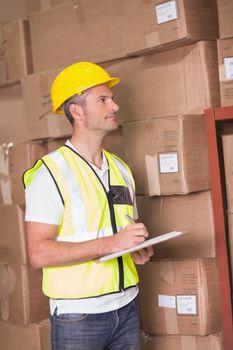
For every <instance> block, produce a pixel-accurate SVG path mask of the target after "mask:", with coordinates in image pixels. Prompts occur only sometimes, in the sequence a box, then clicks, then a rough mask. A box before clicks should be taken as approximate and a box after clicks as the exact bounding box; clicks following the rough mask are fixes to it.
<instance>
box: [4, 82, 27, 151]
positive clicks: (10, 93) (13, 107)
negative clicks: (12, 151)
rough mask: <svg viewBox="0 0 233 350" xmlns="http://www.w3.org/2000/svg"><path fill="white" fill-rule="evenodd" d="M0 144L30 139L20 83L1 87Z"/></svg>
mask: <svg viewBox="0 0 233 350" xmlns="http://www.w3.org/2000/svg"><path fill="white" fill-rule="evenodd" d="M0 116H1V117H0V144H3V143H10V142H15V143H20V142H25V141H27V139H28V133H27V127H26V123H25V109H24V104H23V98H22V90H21V85H20V84H15V85H11V86H6V87H1V88H0Z"/></svg>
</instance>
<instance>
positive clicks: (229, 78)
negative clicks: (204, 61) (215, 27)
mask: <svg viewBox="0 0 233 350" xmlns="http://www.w3.org/2000/svg"><path fill="white" fill-rule="evenodd" d="M217 43H218V64H219V66H218V70H219V81H220V99H221V106H222V107H224V106H231V105H232V104H233V68H232V67H233V37H232V38H228V39H219V40H218V41H217Z"/></svg>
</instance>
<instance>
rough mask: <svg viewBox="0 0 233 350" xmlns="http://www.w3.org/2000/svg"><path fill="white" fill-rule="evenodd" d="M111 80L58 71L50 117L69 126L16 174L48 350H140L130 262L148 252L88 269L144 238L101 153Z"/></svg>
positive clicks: (92, 69) (130, 185)
mask: <svg viewBox="0 0 233 350" xmlns="http://www.w3.org/2000/svg"><path fill="white" fill-rule="evenodd" d="M119 81H120V80H119V78H116V77H114V78H112V77H110V76H109V75H108V73H107V72H106V71H105V70H104V69H103V68H101V67H99V66H98V65H95V64H93V63H89V62H79V63H75V64H73V65H71V66H69V67H67V68H66V69H65V70H63V71H62V72H61V73H60V74H59V75H58V76H57V77H56V78H55V80H54V82H53V84H52V88H51V97H52V103H53V111H54V112H55V113H58V114H62V113H63V112H64V113H65V114H66V116H67V118H68V119H69V121H70V122H71V124H72V126H73V133H72V136H71V139H70V140H68V141H67V142H66V144H65V145H64V146H62V147H60V148H59V149H58V150H56V151H55V152H52V153H50V154H48V155H46V156H45V157H43V158H42V160H39V161H38V162H37V163H36V165H35V166H34V167H33V168H32V169H29V170H27V171H26V172H25V174H24V184H25V188H26V221H27V237H28V251H29V257H30V261H31V264H32V265H33V266H34V267H36V268H43V292H44V293H45V294H46V295H47V296H48V297H49V298H50V309H51V325H52V347H53V350H66V349H67V350H68V349H69V350H74V349H78V350H92V349H94V350H103V349H112V350H113V349H116V350H119V349H125V350H126V349H127V350H129V349H132V350H136V349H139V348H140V345H139V344H140V341H139V320H138V310H137V305H136V303H135V298H136V296H137V293H138V286H137V285H138V275H137V271H136V268H135V265H134V262H135V263H136V264H144V263H145V262H146V261H148V260H149V258H150V256H151V255H152V248H151V247H150V248H147V249H144V250H140V251H137V252H134V253H133V254H132V255H131V254H126V255H124V256H122V257H119V258H115V259H112V260H110V261H106V262H98V258H99V257H101V256H104V255H106V254H110V253H114V252H117V251H120V250H122V249H126V248H130V247H134V246H136V245H138V244H140V243H142V242H143V241H144V240H145V238H146V237H148V232H147V230H146V228H145V226H144V225H143V224H142V223H133V224H131V223H130V222H129V218H132V217H133V216H134V206H135V205H134V201H135V198H134V197H135V195H134V181H133V177H132V175H131V172H130V170H129V168H128V166H127V165H126V164H125V163H124V162H123V161H122V160H120V159H119V158H118V157H116V156H114V155H112V154H110V153H108V152H107V151H105V150H103V149H102V142H103V139H104V137H105V136H106V134H107V133H109V132H110V131H112V130H115V129H117V127H118V121H117V115H116V113H117V111H118V109H119V108H118V106H117V104H116V103H115V102H114V101H113V95H112V92H111V90H110V87H112V86H114V85H116V84H117V83H119Z"/></svg>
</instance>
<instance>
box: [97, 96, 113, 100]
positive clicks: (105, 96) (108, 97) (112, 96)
mask: <svg viewBox="0 0 233 350" xmlns="http://www.w3.org/2000/svg"><path fill="white" fill-rule="evenodd" d="M97 98H111V99H113V95H111V96H110V95H99V96H98V97H97Z"/></svg>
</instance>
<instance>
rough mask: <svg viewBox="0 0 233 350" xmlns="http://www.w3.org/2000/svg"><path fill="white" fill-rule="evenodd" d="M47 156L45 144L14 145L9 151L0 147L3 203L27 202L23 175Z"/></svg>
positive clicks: (0, 187)
mask: <svg viewBox="0 0 233 350" xmlns="http://www.w3.org/2000/svg"><path fill="white" fill-rule="evenodd" d="M45 154H46V143H45V142H44V143H43V142H37V143H36V142H34V143H32V142H31V143H22V144H12V145H11V147H9V148H8V149H6V148H5V147H3V146H0V175H1V177H0V192H1V198H2V203H4V204H11V203H14V204H23V203H24V202H25V193H24V187H23V181H22V176H23V173H24V172H25V171H26V170H27V169H29V168H30V167H32V166H33V165H34V164H35V162H36V161H37V159H40V158H41V157H43V156H44V155H45ZM19 159H20V162H19Z"/></svg>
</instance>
